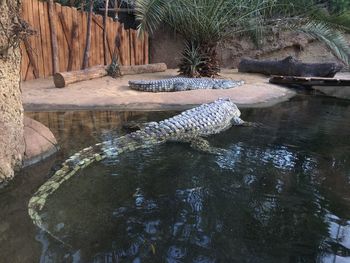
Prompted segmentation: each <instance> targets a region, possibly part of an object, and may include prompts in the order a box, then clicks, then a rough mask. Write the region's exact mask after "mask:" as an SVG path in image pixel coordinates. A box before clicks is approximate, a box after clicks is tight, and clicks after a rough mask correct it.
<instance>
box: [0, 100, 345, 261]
mask: <svg viewBox="0 0 350 263" xmlns="http://www.w3.org/2000/svg"><path fill="white" fill-rule="evenodd" d="M169 115H172V113H147V114H146V113H132V112H129V113H118V112H94V113H92V112H74V113H73V112H66V113H32V114H31V116H33V117H34V118H36V119H39V120H40V121H42V122H43V123H44V124H46V125H48V126H50V128H51V129H52V130H53V132H54V133H55V135H56V136H57V137H58V139H59V141H60V143H61V145H62V151H61V154H60V155H59V156H58V157H57V160H52V161H51V162H55V163H60V162H61V161H62V160H63V159H64V158H65V156H67V155H69V154H71V153H72V152H75V151H77V150H78V149H80V148H81V147H83V146H87V145H90V144H93V143H95V142H97V141H100V140H104V139H106V138H110V137H111V136H119V135H121V134H123V133H124V132H123V131H122V130H121V129H120V126H121V124H122V123H124V122H125V121H128V120H142V121H151V120H159V119H162V118H164V117H167V116H169ZM243 118H244V119H245V120H248V121H257V122H260V123H263V126H262V127H244V128H243V127H242V128H237V127H235V128H232V129H230V130H228V131H226V132H224V133H222V134H219V135H217V136H213V137H210V138H209V140H210V142H211V144H213V145H215V146H217V147H221V148H224V149H226V150H228V151H227V152H226V153H225V154H224V155H221V156H214V155H207V154H203V153H199V152H196V151H194V150H192V149H191V148H190V147H189V146H188V145H182V144H177V143H169V144H166V145H161V146H157V147H154V148H152V149H144V150H140V151H137V152H132V153H127V154H123V155H121V156H120V157H118V158H116V159H109V160H105V161H104V162H102V163H98V164H96V165H93V166H91V167H89V168H87V169H86V170H83V171H81V172H80V173H79V174H78V175H77V176H76V177H74V178H72V179H71V180H70V181H69V182H68V183H65V184H63V185H62V186H61V188H60V189H59V190H58V191H57V192H56V193H55V194H54V195H53V196H52V197H51V199H49V200H48V203H47V206H46V208H45V209H44V211H43V217H44V221H45V222H46V223H47V224H48V226H49V228H50V230H52V232H53V233H55V235H57V236H58V237H60V238H61V239H62V240H63V241H64V242H66V243H67V244H68V245H67V246H65V245H62V244H61V243H58V242H57V241H55V240H54V239H52V238H51V237H50V236H48V235H47V234H45V233H43V232H40V231H39V230H38V229H36V228H35V227H34V226H33V225H32V224H31V222H30V219H29V217H28V216H27V215H26V210H25V208H26V207H25V206H26V203H27V202H28V199H29V197H30V196H31V194H32V193H33V192H34V191H35V190H36V188H37V187H38V186H39V185H40V184H41V183H42V182H44V181H45V180H46V179H47V177H48V176H49V174H50V169H49V168H50V166H51V164H46V168H45V167H41V168H40V169H39V168H37V167H33V168H30V169H28V170H26V171H25V172H24V173H23V174H22V175H21V176H18V177H17V178H16V179H15V181H14V182H13V183H12V184H11V185H10V186H9V187H8V188H5V189H2V190H1V193H0V207H1V209H2V213H1V214H0V218H1V221H0V222H1V223H0V247H1V248H2V255H1V257H2V258H1V259H2V260H3V261H4V262H39V261H41V262H135V263H136V262H338V263H339V262H350V210H349V209H350V190H349V189H350V188H349V186H350V140H349V135H350V122H349V120H350V102H346V101H340V100H334V99H326V98H320V97H308V98H307V100H305V99H303V98H301V97H298V98H296V99H293V100H292V101H290V102H286V103H282V104H280V105H277V106H274V107H271V108H266V109H249V110H244V111H243ZM53 167H55V165H53ZM31 169H32V170H33V169H36V170H35V171H32V170H31ZM51 173H52V172H51ZM0 261H1V260H0Z"/></svg>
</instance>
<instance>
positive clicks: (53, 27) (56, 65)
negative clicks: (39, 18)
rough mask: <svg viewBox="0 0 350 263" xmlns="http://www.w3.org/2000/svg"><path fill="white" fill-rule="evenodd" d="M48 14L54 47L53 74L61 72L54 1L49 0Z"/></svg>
mask: <svg viewBox="0 0 350 263" xmlns="http://www.w3.org/2000/svg"><path fill="white" fill-rule="evenodd" d="M47 3H48V12H49V24H50V31H51V45H52V66H53V67H52V68H53V74H55V73H57V72H58V71H59V61H58V45H57V35H56V25H55V21H54V20H55V11H54V3H53V0H48V2H47Z"/></svg>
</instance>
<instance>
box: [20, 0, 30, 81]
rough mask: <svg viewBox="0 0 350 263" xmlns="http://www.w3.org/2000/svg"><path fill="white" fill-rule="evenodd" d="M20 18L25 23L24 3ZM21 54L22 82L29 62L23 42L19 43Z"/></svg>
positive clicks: (26, 14)
mask: <svg viewBox="0 0 350 263" xmlns="http://www.w3.org/2000/svg"><path fill="white" fill-rule="evenodd" d="M22 18H23V19H24V20H25V21H28V11H27V8H26V5H25V4H24V3H23V4H22ZM21 54H22V62H21V63H22V64H21V77H22V81H25V80H26V74H27V69H28V63H29V61H28V55H27V51H26V48H25V46H24V43H23V42H22V43H21Z"/></svg>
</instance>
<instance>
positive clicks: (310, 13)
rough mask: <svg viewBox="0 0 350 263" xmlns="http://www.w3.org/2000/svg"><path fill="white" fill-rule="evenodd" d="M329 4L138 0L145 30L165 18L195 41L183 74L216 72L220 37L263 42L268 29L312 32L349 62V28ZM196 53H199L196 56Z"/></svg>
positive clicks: (274, 0)
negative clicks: (327, 11)
mask: <svg viewBox="0 0 350 263" xmlns="http://www.w3.org/2000/svg"><path fill="white" fill-rule="evenodd" d="M315 1H316V0H315ZM323 9H324V4H322V3H321V4H318V3H316V2H314V1H309V0H295V1H293V3H292V4H291V3H290V1H289V0H288V1H287V0H217V1H213V0H172V1H167V0H138V1H137V2H136V17H137V19H138V20H139V22H140V26H139V30H140V32H142V31H148V32H150V33H152V32H153V31H154V30H155V29H156V28H157V27H158V26H159V25H160V24H161V23H165V24H167V25H169V26H170V27H172V28H173V29H174V30H175V31H176V32H177V33H179V34H181V35H182V36H183V37H184V39H185V41H186V42H187V43H195V46H192V47H191V48H190V49H189V48H188V46H187V47H185V51H184V52H183V55H184V57H183V59H182V61H181V64H180V66H179V67H180V72H181V73H183V74H186V75H189V76H197V75H198V74H199V75H200V76H215V75H217V74H218V72H219V66H218V65H219V63H218V60H217V57H216V47H217V44H218V43H219V42H220V41H222V40H225V39H226V38H229V37H232V36H233V35H241V34H248V35H250V36H253V37H254V39H255V42H257V43H261V39H262V38H263V36H264V33H265V32H268V31H267V29H268V28H275V29H276V28H277V29H278V30H296V31H299V32H303V33H307V34H308V35H309V36H312V37H314V38H317V39H319V40H321V41H323V42H324V43H326V44H327V45H328V46H329V47H330V48H331V50H332V51H333V52H334V54H335V55H336V56H338V57H339V58H340V59H343V61H344V62H345V63H349V59H348V58H349V54H350V52H349V50H348V49H347V45H346V43H345V39H344V38H343V35H342V31H344V30H345V29H346V28H347V26H346V24H344V19H343V21H341V19H339V17H338V20H336V19H335V15H329V14H323V16H321V15H320V13H321V11H320V10H323ZM191 45H192V44H191ZM186 49H187V50H186ZM189 50H190V52H189ZM194 51H195V52H194ZM194 55H196V56H198V57H197V58H196V59H194V57H193V56H194ZM199 61H201V62H200V63H199Z"/></svg>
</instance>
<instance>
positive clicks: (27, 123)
mask: <svg viewBox="0 0 350 263" xmlns="http://www.w3.org/2000/svg"><path fill="white" fill-rule="evenodd" d="M24 141H25V152H24V163H23V167H25V166H28V165H32V164H34V163H37V162H39V161H41V160H43V159H44V158H46V157H48V156H50V155H52V154H53V153H55V152H56V151H57V150H58V146H57V141H56V138H55V136H54V135H53V134H52V132H51V131H50V129H49V128H47V127H46V126H45V125H43V124H41V123H40V122H38V121H36V120H33V119H31V118H28V117H24Z"/></svg>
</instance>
